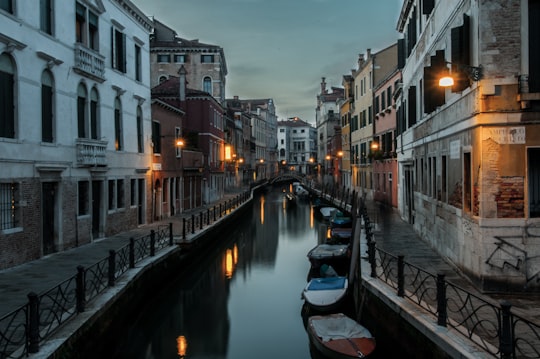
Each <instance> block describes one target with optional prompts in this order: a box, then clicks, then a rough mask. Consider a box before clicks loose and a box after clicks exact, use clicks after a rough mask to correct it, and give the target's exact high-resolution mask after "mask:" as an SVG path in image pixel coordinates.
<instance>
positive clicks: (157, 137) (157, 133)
mask: <svg viewBox="0 0 540 359" xmlns="http://www.w3.org/2000/svg"><path fill="white" fill-rule="evenodd" d="M152 145H153V146H154V154H156V153H161V124H160V123H159V122H157V121H153V122H152Z"/></svg>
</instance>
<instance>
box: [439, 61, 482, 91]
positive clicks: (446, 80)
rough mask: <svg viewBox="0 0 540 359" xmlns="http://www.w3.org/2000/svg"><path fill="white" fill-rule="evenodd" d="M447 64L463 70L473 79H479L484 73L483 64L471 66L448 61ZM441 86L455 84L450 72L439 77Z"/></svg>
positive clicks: (460, 70) (457, 69)
mask: <svg viewBox="0 0 540 359" xmlns="http://www.w3.org/2000/svg"><path fill="white" fill-rule="evenodd" d="M446 63H447V64H449V65H452V67H453V68H455V70H456V71H459V72H462V73H464V74H465V75H467V77H468V78H469V79H470V80H472V81H479V80H480V79H482V77H483V75H484V71H483V68H482V66H481V65H480V66H471V65H465V64H458V63H453V62H449V61H446ZM439 86H441V87H451V86H454V78H453V77H452V76H451V75H450V74H448V75H446V76H443V77H441V78H440V79H439Z"/></svg>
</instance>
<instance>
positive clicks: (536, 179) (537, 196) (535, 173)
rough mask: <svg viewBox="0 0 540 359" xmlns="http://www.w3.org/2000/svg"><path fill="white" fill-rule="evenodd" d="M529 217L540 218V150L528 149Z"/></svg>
mask: <svg viewBox="0 0 540 359" xmlns="http://www.w3.org/2000/svg"><path fill="white" fill-rule="evenodd" d="M527 155H528V162H529V163H528V171H527V174H528V178H527V181H528V189H529V217H530V218H538V217H540V148H529V149H527Z"/></svg>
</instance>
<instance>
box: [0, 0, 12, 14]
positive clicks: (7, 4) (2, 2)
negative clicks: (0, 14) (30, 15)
mask: <svg viewBox="0 0 540 359" xmlns="http://www.w3.org/2000/svg"><path fill="white" fill-rule="evenodd" d="M0 9H2V10H4V11H7V12H9V13H10V14H13V0H0Z"/></svg>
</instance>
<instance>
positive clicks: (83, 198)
mask: <svg viewBox="0 0 540 359" xmlns="http://www.w3.org/2000/svg"><path fill="white" fill-rule="evenodd" d="M78 187H79V188H78V201H79V216H84V215H87V214H89V210H88V208H89V203H90V200H89V193H90V191H89V188H90V187H89V183H88V181H80V182H79V186H78Z"/></svg>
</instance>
